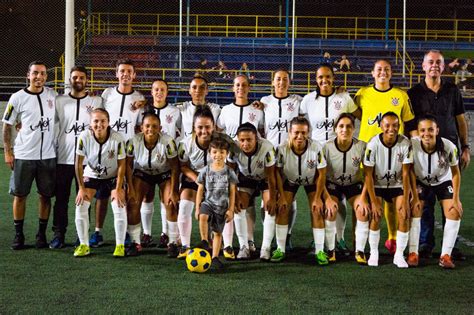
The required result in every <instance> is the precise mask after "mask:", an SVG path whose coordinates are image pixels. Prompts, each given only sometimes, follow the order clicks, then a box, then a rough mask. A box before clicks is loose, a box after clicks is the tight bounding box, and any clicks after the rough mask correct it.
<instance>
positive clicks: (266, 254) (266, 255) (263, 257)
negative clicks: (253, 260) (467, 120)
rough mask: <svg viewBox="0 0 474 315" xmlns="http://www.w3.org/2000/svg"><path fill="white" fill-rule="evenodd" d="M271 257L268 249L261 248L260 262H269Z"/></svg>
mask: <svg viewBox="0 0 474 315" xmlns="http://www.w3.org/2000/svg"><path fill="white" fill-rule="evenodd" d="M270 258H272V257H271V251H270V248H263V247H262V248H261V249H260V260H262V261H269V260H270Z"/></svg>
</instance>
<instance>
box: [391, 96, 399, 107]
mask: <svg viewBox="0 0 474 315" xmlns="http://www.w3.org/2000/svg"><path fill="white" fill-rule="evenodd" d="M392 105H393V106H398V105H400V99H399V98H398V97H392Z"/></svg>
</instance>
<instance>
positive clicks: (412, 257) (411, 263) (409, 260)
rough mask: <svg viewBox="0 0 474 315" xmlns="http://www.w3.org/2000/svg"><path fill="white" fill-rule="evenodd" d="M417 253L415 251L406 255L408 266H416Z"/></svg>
mask: <svg viewBox="0 0 474 315" xmlns="http://www.w3.org/2000/svg"><path fill="white" fill-rule="evenodd" d="M418 261H419V259H418V254H417V253H413V252H412V253H410V254H409V255H408V257H407V263H408V266H410V267H418Z"/></svg>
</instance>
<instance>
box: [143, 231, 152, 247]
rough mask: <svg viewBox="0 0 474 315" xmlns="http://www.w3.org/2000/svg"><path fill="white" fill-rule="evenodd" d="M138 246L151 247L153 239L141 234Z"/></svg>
mask: <svg viewBox="0 0 474 315" xmlns="http://www.w3.org/2000/svg"><path fill="white" fill-rule="evenodd" d="M140 244H141V245H142V247H143V248H147V247H151V246H152V245H153V237H151V235H148V234H143V236H142V239H141V241H140Z"/></svg>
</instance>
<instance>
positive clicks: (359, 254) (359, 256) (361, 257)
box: [355, 251, 367, 265]
mask: <svg viewBox="0 0 474 315" xmlns="http://www.w3.org/2000/svg"><path fill="white" fill-rule="evenodd" d="M355 260H356V261H357V263H358V264H359V265H367V259H366V258H365V254H364V252H361V251H357V252H356V254H355Z"/></svg>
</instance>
